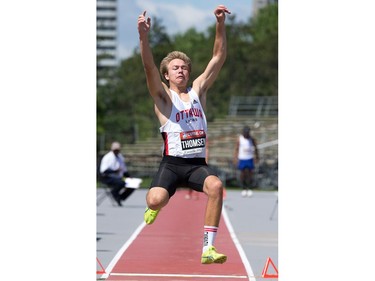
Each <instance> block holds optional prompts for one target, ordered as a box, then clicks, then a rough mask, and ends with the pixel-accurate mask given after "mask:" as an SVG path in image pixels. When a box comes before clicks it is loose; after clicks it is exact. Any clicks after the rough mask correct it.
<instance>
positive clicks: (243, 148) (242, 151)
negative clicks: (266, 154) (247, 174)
mask: <svg viewBox="0 0 375 281" xmlns="http://www.w3.org/2000/svg"><path fill="white" fill-rule="evenodd" d="M239 139H240V147H239V149H238V159H240V160H248V159H252V158H253V157H254V151H255V147H254V145H253V142H252V140H251V139H247V138H245V137H244V136H243V135H240V137H239Z"/></svg>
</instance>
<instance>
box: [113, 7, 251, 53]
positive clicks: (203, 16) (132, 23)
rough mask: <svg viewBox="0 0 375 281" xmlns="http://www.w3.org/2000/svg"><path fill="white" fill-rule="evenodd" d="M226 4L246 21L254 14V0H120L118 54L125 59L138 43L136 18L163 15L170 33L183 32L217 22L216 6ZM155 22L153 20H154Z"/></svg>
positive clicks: (238, 18)
mask: <svg viewBox="0 0 375 281" xmlns="http://www.w3.org/2000/svg"><path fill="white" fill-rule="evenodd" d="M220 4H223V5H225V6H226V7H227V8H228V9H229V10H230V11H231V13H232V14H235V15H236V19H237V20H238V21H247V20H248V19H249V17H250V15H251V8H252V0H236V1H233V0H209V1H204V0H187V1H171V0H158V1H155V0H118V55H119V59H120V60H121V59H124V58H126V57H128V56H130V55H131V54H132V53H133V50H134V48H136V47H137V46H138V31H137V18H138V15H140V14H141V13H142V12H143V11H145V10H146V11H147V14H146V16H149V17H150V18H152V17H154V16H155V17H157V18H159V19H162V24H163V25H164V26H165V27H166V30H167V32H168V34H170V35H173V34H176V33H180V32H184V31H186V30H187V29H189V28H191V27H195V28H196V29H197V30H198V31H205V30H206V28H207V26H209V25H212V24H213V23H214V22H215V16H214V14H213V11H214V9H215V8H216V7H217V6H218V5H220ZM151 24H152V22H151Z"/></svg>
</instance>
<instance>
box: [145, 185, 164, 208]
mask: <svg viewBox="0 0 375 281" xmlns="http://www.w3.org/2000/svg"><path fill="white" fill-rule="evenodd" d="M168 200H169V194H168V191H167V190H166V189H164V188H160V187H153V188H151V189H150V190H149V191H148V193H147V196H146V201H147V205H148V207H149V208H151V209H153V210H158V209H160V208H162V207H164V206H165V205H166V204H167V203H168Z"/></svg>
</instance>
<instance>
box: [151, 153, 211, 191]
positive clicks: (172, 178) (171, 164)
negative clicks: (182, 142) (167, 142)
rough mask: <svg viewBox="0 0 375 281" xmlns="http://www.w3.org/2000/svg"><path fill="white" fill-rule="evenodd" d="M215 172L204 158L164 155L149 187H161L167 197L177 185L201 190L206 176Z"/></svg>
mask: <svg viewBox="0 0 375 281" xmlns="http://www.w3.org/2000/svg"><path fill="white" fill-rule="evenodd" d="M211 175H213V176H217V174H216V173H215V172H214V171H213V170H212V169H211V168H210V167H208V166H207V164H206V160H205V159H204V158H180V157H173V156H167V155H166V156H164V157H163V159H162V161H161V163H160V166H159V170H158V172H157V173H156V175H155V176H154V178H153V180H152V182H151V186H150V188H153V187H163V188H165V189H166V190H167V191H168V193H169V197H172V196H173V194H175V192H176V189H177V188H178V187H190V188H192V189H194V190H196V191H199V192H203V183H204V181H205V179H206V178H207V177H208V176H211Z"/></svg>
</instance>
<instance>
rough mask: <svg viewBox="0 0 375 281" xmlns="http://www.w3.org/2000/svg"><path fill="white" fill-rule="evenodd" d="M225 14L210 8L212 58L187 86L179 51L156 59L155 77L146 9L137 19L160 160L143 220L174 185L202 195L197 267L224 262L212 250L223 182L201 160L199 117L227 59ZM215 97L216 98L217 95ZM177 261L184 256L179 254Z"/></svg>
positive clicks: (202, 119)
mask: <svg viewBox="0 0 375 281" xmlns="http://www.w3.org/2000/svg"><path fill="white" fill-rule="evenodd" d="M226 14H230V11H229V10H228V9H227V8H226V7H225V6H224V5H219V6H217V7H216V8H215V10H214V15H215V18H216V35H215V42H214V47H213V52H212V57H211V59H210V61H209V62H208V65H207V67H206V69H205V70H204V71H203V73H202V74H201V75H199V76H198V77H197V78H196V79H195V80H194V81H193V83H192V85H191V87H190V86H188V83H189V78H190V73H191V60H190V58H189V57H188V56H187V55H186V54H184V53H183V52H180V51H173V52H170V53H169V54H168V55H167V56H166V57H165V58H164V59H163V60H162V62H161V64H160V73H159V70H158V68H157V67H156V65H155V62H154V58H153V54H152V49H151V47H150V45H149V41H148V37H149V32H150V29H151V19H150V18H146V11H144V12H143V13H142V14H141V15H139V17H138V33H139V41H140V52H141V57H142V63H143V67H144V71H145V74H146V81H147V87H148V90H149V93H150V96H151V98H152V99H153V102H154V110H155V114H156V117H157V118H158V120H159V123H160V133H161V135H162V137H163V140H164V151H163V159H162V161H161V163H160V166H159V170H158V172H157V173H156V175H155V176H154V178H153V180H152V182H151V186H150V189H149V191H148V193H147V196H146V202H147V208H146V211H145V214H144V220H145V222H146V223H147V224H151V223H153V222H154V221H155V219H156V217H157V215H158V213H159V211H160V210H161V209H162V208H163V207H165V206H166V205H167V204H168V202H169V200H170V198H171V197H172V196H173V194H174V193H175V192H176V188H177V187H189V188H192V189H194V190H195V191H198V192H203V193H205V194H206V195H207V205H206V213H205V218H204V229H203V233H204V234H203V247H202V256H201V263H202V264H212V263H224V262H225V261H226V260H227V256H226V255H224V254H221V253H218V252H217V251H216V248H215V247H214V246H213V244H214V240H215V237H216V233H217V231H218V227H219V221H220V216H221V211H222V205H223V183H222V182H221V180H220V179H219V177H218V176H217V175H216V173H215V172H214V171H213V170H212V169H211V168H210V167H209V166H208V165H207V163H206V160H205V157H206V146H207V144H206V141H207V138H206V136H207V121H206V116H205V113H204V110H205V109H206V99H207V92H208V89H209V88H210V87H211V86H212V84H213V83H214V81H215V80H216V78H217V76H218V75H219V72H220V70H221V68H222V66H223V64H224V62H225V59H226V55H227V42H226V30H225V17H226ZM181 16H191V15H181ZM160 75H161V76H162V78H163V80H164V81H162V79H161V77H160ZM216 97H217V98H219V97H220V96H219V93H216ZM181 257H182V258H184V256H183V253H181Z"/></svg>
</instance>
